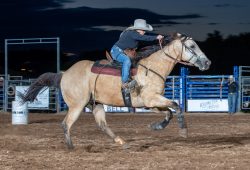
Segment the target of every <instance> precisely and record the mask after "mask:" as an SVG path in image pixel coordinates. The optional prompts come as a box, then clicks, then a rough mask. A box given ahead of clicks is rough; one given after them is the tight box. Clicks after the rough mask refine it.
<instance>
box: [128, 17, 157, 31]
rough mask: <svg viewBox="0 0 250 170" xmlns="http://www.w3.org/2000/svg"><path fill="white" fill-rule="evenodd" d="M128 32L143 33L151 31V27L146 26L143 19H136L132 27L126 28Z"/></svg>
mask: <svg viewBox="0 0 250 170" xmlns="http://www.w3.org/2000/svg"><path fill="white" fill-rule="evenodd" d="M128 29H129V30H144V31H153V27H152V26H151V25H149V24H147V22H146V20H144V19H136V20H135V21H134V25H133V26H131V27H128Z"/></svg>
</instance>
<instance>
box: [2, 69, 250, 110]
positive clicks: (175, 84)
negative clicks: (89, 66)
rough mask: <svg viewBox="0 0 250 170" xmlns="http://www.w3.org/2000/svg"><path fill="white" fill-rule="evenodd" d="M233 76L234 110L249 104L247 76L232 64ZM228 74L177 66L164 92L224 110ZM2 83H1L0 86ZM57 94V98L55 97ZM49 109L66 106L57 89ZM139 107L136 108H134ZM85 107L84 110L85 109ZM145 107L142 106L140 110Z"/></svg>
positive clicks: (194, 105)
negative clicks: (236, 105) (236, 94)
mask: <svg viewBox="0 0 250 170" xmlns="http://www.w3.org/2000/svg"><path fill="white" fill-rule="evenodd" d="M233 74H234V77H235V78H236V81H237V82H238V84H239V86H240V89H239V94H241V95H239V102H240V107H239V108H238V110H242V109H249V108H250V76H248V77H243V78H241V76H240V73H239V72H238V68H237V67H235V68H234V73H233ZM228 77H229V75H188V69H187V68H181V74H180V76H169V77H167V79H166V82H165V89H164V96H165V97H166V98H168V99H170V100H173V101H176V102H177V103H178V104H180V106H181V108H182V110H183V111H186V112H196V111H197V112H202V111H204V112H227V96H228V86H227V83H228ZM32 81H33V80H29V81H26V80H22V79H20V80H17V79H16V78H15V79H14V80H13V79H11V80H9V85H11V86H13V85H26V86H27V85H29V84H30V83H31V82H32ZM1 84H2V86H1ZM3 84H4V83H3V80H2V81H1V80H0V110H3V108H4V107H3V105H4V104H5V103H4V101H5V100H4V93H5V90H4V85H3ZM7 90H8V89H7ZM57 97H58V99H57ZM49 98H50V99H49V100H50V104H49V107H48V109H47V110H49V111H53V112H54V111H64V110H67V109H68V107H67V105H66V103H65V102H64V101H63V98H62V95H61V92H60V91H57V90H56V89H54V88H50V92H49ZM11 100H14V96H13V95H10V96H8V103H7V105H8V107H7V108H8V109H11ZM105 108H106V111H108V112H128V111H131V108H126V107H111V106H105ZM134 110H136V111H139V109H134ZM85 111H86V110H85ZM141 111H143V112H144V111H146V110H143V109H142V110H141Z"/></svg>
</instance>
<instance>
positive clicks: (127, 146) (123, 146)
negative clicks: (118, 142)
mask: <svg viewBox="0 0 250 170" xmlns="http://www.w3.org/2000/svg"><path fill="white" fill-rule="evenodd" d="M129 148H130V145H129V144H127V143H125V144H123V145H122V149H129Z"/></svg>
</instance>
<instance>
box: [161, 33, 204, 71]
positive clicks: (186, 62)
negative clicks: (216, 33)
mask: <svg viewBox="0 0 250 170" xmlns="http://www.w3.org/2000/svg"><path fill="white" fill-rule="evenodd" d="M187 40H192V38H190V37H185V39H184V40H181V44H182V47H181V54H180V55H179V56H177V58H174V57H172V56H171V55H169V54H168V53H166V52H165V51H164V49H163V47H162V39H161V40H159V45H160V48H161V50H162V52H163V53H164V54H165V55H166V56H167V57H169V58H170V59H172V60H174V62H175V63H180V64H183V65H188V66H194V64H192V63H190V61H191V60H192V58H193V57H194V56H197V58H199V56H198V55H197V54H196V53H195V52H194V50H192V49H191V48H189V47H188V46H187V45H186V44H185V41H187ZM184 48H185V49H188V50H189V51H190V52H191V53H192V54H193V55H192V57H191V58H190V59H189V60H188V61H182V60H181V59H182V55H183V50H184Z"/></svg>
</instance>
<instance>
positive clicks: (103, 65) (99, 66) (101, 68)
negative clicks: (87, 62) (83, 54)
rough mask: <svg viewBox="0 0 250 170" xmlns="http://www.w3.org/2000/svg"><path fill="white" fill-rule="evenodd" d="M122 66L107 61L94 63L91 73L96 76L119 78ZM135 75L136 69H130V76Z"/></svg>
mask: <svg viewBox="0 0 250 170" xmlns="http://www.w3.org/2000/svg"><path fill="white" fill-rule="evenodd" d="M121 69H122V65H121V64H120V63H119V62H109V61H108V60H99V61H96V62H95V63H94V64H93V66H92V68H91V72H92V73H96V74H106V75H112V76H121ZM136 73H137V68H132V69H131V70H130V75H131V76H135V75H136Z"/></svg>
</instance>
